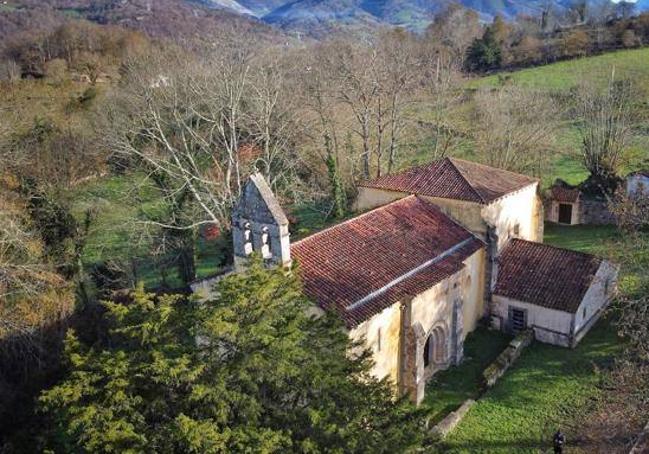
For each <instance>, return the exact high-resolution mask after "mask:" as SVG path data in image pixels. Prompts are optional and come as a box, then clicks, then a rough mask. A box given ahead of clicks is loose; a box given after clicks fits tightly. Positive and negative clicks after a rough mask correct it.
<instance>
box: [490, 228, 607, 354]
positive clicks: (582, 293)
mask: <svg viewBox="0 0 649 454" xmlns="http://www.w3.org/2000/svg"><path fill="white" fill-rule="evenodd" d="M617 274H618V268H617V267H616V266H615V265H614V264H612V263H611V262H609V261H607V260H604V259H602V258H599V257H596V256H594V255H590V254H585V253H582V252H576V251H571V250H567V249H561V248H557V247H553V246H549V245H547V244H542V243H534V242H530V241H525V240H520V239H513V240H511V241H510V242H509V244H508V245H507V246H506V247H505V249H504V250H503V252H502V254H501V255H500V256H499V258H498V271H497V279H496V285H495V288H494V290H493V295H492V307H491V321H492V326H494V327H495V328H497V329H501V330H503V331H507V332H511V333H517V332H519V331H522V330H525V329H528V328H532V329H533V330H534V336H535V338H536V339H537V340H539V341H541V342H545V343H549V344H554V345H560V346H564V347H575V346H576V345H577V344H578V343H579V341H580V340H581V339H582V338H583V337H584V335H585V334H586V333H587V332H588V330H589V329H590V328H591V327H592V326H593V325H594V324H595V322H597V320H598V319H599V317H600V316H601V314H602V312H603V311H604V309H605V308H606V307H607V306H608V304H609V302H610V301H611V298H612V296H613V295H614V293H615V290H616V287H617Z"/></svg>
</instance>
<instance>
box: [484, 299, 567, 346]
mask: <svg viewBox="0 0 649 454" xmlns="http://www.w3.org/2000/svg"><path fill="white" fill-rule="evenodd" d="M510 307H515V308H517V309H523V310H526V311H527V326H528V327H529V328H533V327H535V330H534V336H535V337H536V338H537V339H538V340H540V341H542V342H546V343H549V344H554V345H562V346H564V347H568V346H569V345H570V336H571V329H572V319H573V314H571V313H569V312H563V311H558V310H554V309H548V308H545V307H541V306H537V305H535V304H530V303H525V302H523V301H518V300H514V299H511V298H506V297H504V296H500V295H493V302H492V307H491V313H492V316H493V315H496V316H498V318H499V319H500V320H502V323H503V325H502V326H501V328H504V326H505V325H506V323H507V321H508V318H509V308H510Z"/></svg>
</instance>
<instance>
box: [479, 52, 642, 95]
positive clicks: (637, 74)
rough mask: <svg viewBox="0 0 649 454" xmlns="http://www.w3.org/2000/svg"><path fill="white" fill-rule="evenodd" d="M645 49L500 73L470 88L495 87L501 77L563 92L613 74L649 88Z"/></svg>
mask: <svg viewBox="0 0 649 454" xmlns="http://www.w3.org/2000/svg"><path fill="white" fill-rule="evenodd" d="M647 61H649V48H644V49H633V50H622V51H618V52H610V53H606V54H603V55H597V56H594V57H585V58H579V59H575V60H567V61H562V62H558V63H553V64H550V65H545V66H539V67H536V68H528V69H523V70H520V71H515V72H511V73H500V74H497V75H493V76H489V77H485V78H482V79H479V80H476V81H474V83H473V85H474V86H484V85H497V84H499V83H501V81H502V80H503V78H507V79H510V80H511V81H513V82H515V83H517V84H520V85H523V86H527V87H534V88H542V89H550V90H565V89H568V88H570V87H573V86H575V85H577V83H579V82H580V81H583V80H589V79H592V80H595V81H597V82H599V83H601V84H605V83H606V82H607V81H608V80H609V78H610V77H611V74H612V73H613V71H614V72H615V78H616V79H618V80H619V79H623V78H628V79H632V80H633V81H634V82H635V83H636V84H637V85H638V86H644V87H649V64H646V62H647Z"/></svg>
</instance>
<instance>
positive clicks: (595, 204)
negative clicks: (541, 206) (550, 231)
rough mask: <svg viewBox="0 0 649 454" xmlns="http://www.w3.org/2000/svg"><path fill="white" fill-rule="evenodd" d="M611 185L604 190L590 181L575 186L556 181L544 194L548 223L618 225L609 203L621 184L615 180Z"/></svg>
mask: <svg viewBox="0 0 649 454" xmlns="http://www.w3.org/2000/svg"><path fill="white" fill-rule="evenodd" d="M609 184H610V185H611V187H610V188H608V189H606V190H604V189H602V187H601V186H600V185H598V184H593V182H591V181H589V180H586V181H584V182H583V183H581V184H580V185H578V186H573V185H570V184H568V183H566V182H565V181H563V180H560V179H557V181H556V182H555V183H554V184H553V185H552V187H551V188H550V189H549V190H548V191H547V192H546V194H545V220H546V221H548V222H553V223H555V224H562V225H578V224H588V225H608V224H615V223H616V219H615V216H614V215H613V213H612V212H611V210H610V209H609V199H610V198H611V195H612V194H614V193H615V191H616V190H617V186H618V185H619V184H620V181H618V180H614V181H611V182H610V183H609Z"/></svg>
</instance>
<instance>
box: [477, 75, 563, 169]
mask: <svg viewBox="0 0 649 454" xmlns="http://www.w3.org/2000/svg"><path fill="white" fill-rule="evenodd" d="M475 104H476V110H475V118H474V125H473V128H472V130H473V135H474V140H475V150H476V153H477V155H478V157H479V159H480V160H481V161H483V162H484V163H486V164H488V165H491V166H494V167H499V168H502V169H506V170H511V171H516V172H521V173H531V174H533V175H541V174H542V173H543V171H544V170H545V169H546V168H547V165H548V163H549V160H550V158H551V151H552V150H553V148H554V145H555V143H554V141H555V132H556V130H557V127H558V121H557V117H558V115H557V108H556V106H555V104H554V103H553V101H552V100H551V99H550V97H549V96H548V95H547V94H546V93H542V92H538V91H532V90H529V89H522V88H520V87H517V86H504V87H500V88H497V89H481V90H479V91H478V92H477V93H476V96H475Z"/></svg>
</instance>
